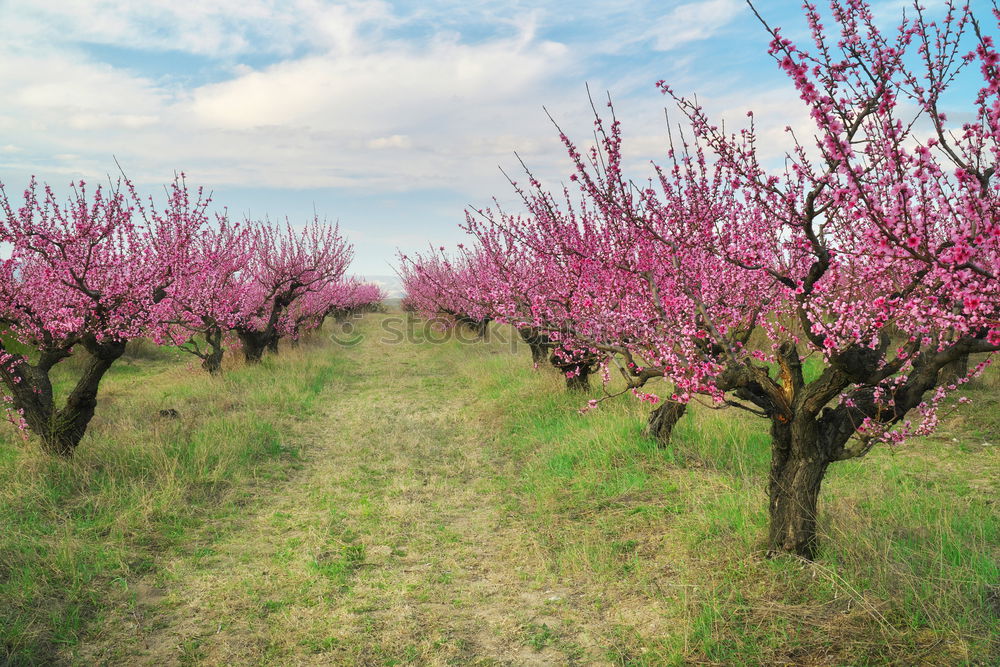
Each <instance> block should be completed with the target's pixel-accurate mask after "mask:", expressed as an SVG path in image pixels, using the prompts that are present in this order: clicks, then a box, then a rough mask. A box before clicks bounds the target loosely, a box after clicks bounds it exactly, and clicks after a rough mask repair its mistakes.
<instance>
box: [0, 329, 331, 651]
mask: <svg viewBox="0 0 1000 667" xmlns="http://www.w3.org/2000/svg"><path fill="white" fill-rule="evenodd" d="M135 347H137V348H138V349H135V350H130V351H129V354H128V355H127V356H126V357H125V358H124V359H122V360H121V362H119V363H118V364H116V365H115V366H113V367H112V370H111V371H110V372H109V374H108V376H107V378H106V380H105V382H104V384H102V388H101V389H102V393H101V397H100V405H99V408H98V416H97V417H95V419H94V422H93V424H92V427H91V429H90V431H89V432H88V434H87V436H86V437H85V439H84V441H83V443H82V444H81V446H80V448H79V450H78V452H77V454H76V456H75V458H74V460H73V461H72V462H68V463H67V462H63V461H57V460H53V459H50V458H48V457H46V456H44V455H42V454H40V453H39V451H38V445H37V443H35V442H33V441H28V442H25V441H23V440H22V439H21V438H19V437H17V436H16V435H14V433H13V429H7V430H4V432H3V439H2V440H0V525H2V526H4V530H3V531H2V532H0V599H2V600H3V604H2V605H0V663H10V664H44V663H49V662H51V661H52V660H54V659H55V656H56V655H57V654H58V653H59V652H60V651H64V650H66V649H67V648H72V647H73V646H74V645H75V644H76V643H77V642H78V641H79V640H80V637H81V633H82V632H83V630H84V628H85V627H86V626H87V624H88V622H91V621H94V620H95V619H99V618H100V617H101V615H102V613H103V612H104V610H105V607H106V606H107V604H108V602H109V594H110V596H111V599H116V598H129V597H130V596H134V594H135V593H134V591H131V590H130V589H129V582H130V581H133V580H135V579H136V578H137V577H140V576H143V575H146V574H150V573H154V572H156V571H157V570H158V568H159V567H160V563H161V561H162V560H163V559H164V558H165V557H167V555H169V554H171V553H174V552H190V553H193V554H195V555H197V554H198V553H200V552H201V551H202V550H203V549H204V547H201V546H200V545H198V544H197V543H196V542H192V541H191V540H190V537H191V535H192V533H193V532H195V531H196V530H197V529H198V528H199V527H200V526H202V525H204V524H205V523H206V522H210V521H212V520H215V519H218V518H219V517H220V516H223V515H227V514H233V513H239V512H240V511H242V508H243V507H244V506H245V505H246V504H247V503H248V502H249V501H250V499H251V498H252V496H253V495H254V490H253V489H254V485H256V484H264V483H267V482H268V480H271V479H282V478H284V477H286V476H287V475H288V474H289V472H290V471H291V470H292V469H293V468H294V467H295V466H297V465H299V463H298V461H299V456H298V450H297V448H298V447H299V445H298V444H296V443H295V441H294V439H293V438H291V437H290V434H292V433H294V422H296V421H297V420H299V419H302V418H304V417H305V416H308V414H309V411H310V410H311V403H312V401H314V400H315V398H316V396H317V395H318V393H319V391H320V390H321V389H322V387H323V386H324V385H325V383H326V382H328V381H329V379H330V378H331V377H332V375H333V374H334V373H335V372H336V369H337V366H338V363H339V361H338V360H337V359H336V358H334V357H331V356H329V355H321V354H317V353H316V352H315V351H309V350H306V349H305V348H303V350H302V351H298V352H292V353H288V354H286V355H284V356H283V358H282V360H281V362H280V363H275V362H272V361H266V362H265V363H264V364H262V365H261V366H260V367H258V368H249V367H234V368H231V369H230V370H229V372H228V373H227V374H226V376H225V378H224V379H222V380H213V379H211V378H209V377H207V376H206V375H204V374H203V372H202V371H200V370H195V368H191V367H189V361H188V359H187V357H186V356H183V357H182V356H181V355H179V353H176V352H172V351H169V350H161V349H157V348H154V347H152V346H148V345H146V346H143V345H138V346H135ZM73 365H74V364H70V367H68V368H66V369H62V370H61V372H59V374H58V375H56V377H55V383H54V384H55V387H56V389H57V391H66V390H68V388H69V386H70V383H71V381H72V374H73V371H74V370H75V369H74V368H73ZM165 408H172V409H175V410H177V411H178V412H179V414H180V417H179V418H177V419H164V418H161V417H160V416H159V410H160V409H165Z"/></svg>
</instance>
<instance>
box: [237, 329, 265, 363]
mask: <svg viewBox="0 0 1000 667" xmlns="http://www.w3.org/2000/svg"><path fill="white" fill-rule="evenodd" d="M236 335H237V336H238V337H239V339H240V343H241V344H242V345H243V358H244V360H246V362H247V363H248V364H258V363H260V360H261V358H262V357H263V356H264V350H266V349H268V348H269V347H270V343H271V337H270V336H269V335H268V334H267V333H266V332H261V331H252V330H247V329H237V330H236Z"/></svg>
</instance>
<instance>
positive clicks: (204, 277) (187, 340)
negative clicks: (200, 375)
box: [164, 210, 254, 375]
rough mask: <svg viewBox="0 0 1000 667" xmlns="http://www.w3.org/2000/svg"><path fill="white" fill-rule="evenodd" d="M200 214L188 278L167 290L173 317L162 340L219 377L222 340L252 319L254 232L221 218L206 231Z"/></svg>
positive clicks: (249, 228)
mask: <svg viewBox="0 0 1000 667" xmlns="http://www.w3.org/2000/svg"><path fill="white" fill-rule="evenodd" d="M200 213H201V215H203V219H204V226H205V229H206V231H205V232H204V233H203V234H201V235H200V236H199V237H198V238H196V239H195V240H194V243H192V245H191V248H190V257H189V258H188V262H189V264H190V266H191V269H192V270H191V272H190V273H189V274H188V275H187V276H186V278H185V279H184V280H180V281H175V282H174V283H173V284H172V285H171V287H170V289H169V290H168V293H169V297H170V306H171V307H172V314H171V318H170V322H169V323H168V325H167V326H166V327H164V334H165V337H166V339H168V340H170V342H171V343H172V344H173V345H175V346H177V347H178V348H179V349H181V350H183V351H185V352H188V353H190V354H193V355H195V356H196V357H198V358H199V359H201V366H202V368H204V369H205V370H206V371H208V372H209V373H210V374H212V375H217V374H219V373H221V372H222V358H223V355H224V354H225V346H224V344H223V343H224V341H225V338H226V336H227V335H228V334H229V332H230V331H231V330H232V329H234V328H235V327H237V326H240V325H241V324H242V323H244V322H245V321H246V320H247V319H248V318H249V316H250V314H249V312H248V310H249V308H250V306H251V304H252V302H251V299H250V291H249V289H248V282H247V278H246V267H247V266H248V264H249V263H250V260H251V258H252V257H253V252H254V245H253V239H254V232H253V229H252V227H250V226H249V225H247V224H242V225H241V224H238V223H232V222H230V221H229V220H228V219H227V218H226V217H225V216H224V215H220V216H218V218H217V220H216V227H215V228H214V229H210V228H209V221H208V217H207V215H205V214H204V211H203V210H202V211H201V212H200Z"/></svg>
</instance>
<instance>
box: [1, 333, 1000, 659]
mask: <svg viewBox="0 0 1000 667" xmlns="http://www.w3.org/2000/svg"><path fill="white" fill-rule="evenodd" d="M386 318H397V319H395V320H387V319H386ZM398 318H399V316H398V315H392V314H390V315H375V316H368V318H367V320H366V322H365V323H363V324H362V325H361V328H360V331H361V334H362V336H361V338H362V340H361V342H360V343H359V344H358V345H355V346H350V347H345V346H339V345H332V344H329V343H327V342H325V339H324V338H322V337H320V338H319V340H318V341H314V342H313V343H312V344H310V345H304V346H302V348H301V349H299V350H297V351H292V354H293V356H292V357H288V358H289V359H292V361H290V362H289V363H291V364H293V365H295V364H298V365H299V366H296V367H295V368H296V369H297V370H295V371H294V372H291V371H289V372H286V374H285V375H283V376H281V378H279V379H276V380H274V386H273V387H270V389H269V391H268V390H267V389H268V388H267V386H266V381H265V384H264V385H262V386H260V387H257V389H255V390H254V393H253V394H252V395H248V396H247V397H246V398H244V399H240V398H239V395H240V394H239V391H241V389H240V387H241V386H242V384H245V383H247V382H249V380H246V378H249V377H257V376H255V375H247V373H260V372H262V371H267V368H265V369H262V370H254V369H250V370H245V369H238V370H236V371H234V372H233V373H232V374H231V379H230V380H227V382H230V383H231V384H230V385H228V387H229V390H228V393H229V395H230V396H231V397H232V396H236V398H230V399H228V400H230V402H234V403H239V404H240V405H237V406H236V407H233V408H232V409H233V410H235V411H237V412H239V410H241V409H243V408H248V409H249V414H248V416H247V417H246V419H248V420H249V421H245V422H241V423H245V424H250V423H253V416H254V415H255V414H256V415H258V416H260V415H262V414H267V415H271V412H273V413H274V414H273V415H271V416H269V417H267V419H269V420H270V421H269V422H268V423H271V422H273V423H274V425H275V428H276V429H278V436H277V437H278V440H279V443H278V444H273V443H272V445H269V447H270V448H271V449H269V450H268V451H272V450H273V452H274V456H273V457H270V458H266V459H263V460H262V462H259V463H256V464H254V466H255V467H253V468H252V472H251V473H249V474H246V473H245V472H241V470H242V469H240V468H238V467H236V466H235V465H234V467H233V468H232V472H231V473H225V474H222V475H220V474H219V473H217V472H212V470H214V469H211V468H210V466H208V465H207V464H205V465H203V466H202V467H200V468H199V470H201V471H202V472H201V473H199V474H203V475H208V476H209V477H210V479H211V480H212V481H211V483H210V484H209V483H206V482H204V481H201V482H198V483H190V484H187V486H185V487H184V488H185V489H186V491H185V492H184V493H185V496H184V497H185V498H187V499H189V500H191V501H192V505H191V507H192V508H202V509H192V510H191V512H192V514H193V515H196V516H197V520H196V521H191V522H189V523H185V524H184V528H183V530H182V531H179V532H178V537H177V538H176V539H171V540H168V539H166V538H163V539H162V540H160V542H157V540H152V544H150V540H148V539H147V538H148V535H145V534H144V533H142V531H143V530H145V531H147V533H148V532H150V531H158V532H159V533H164V534H165V533H167V532H168V531H167V530H166V529H164V528H163V527H162V526H159V524H151V525H150V526H147V527H145V528H142V527H140V528H134V529H131V532H132V533H133V534H131V536H126V537H123V538H122V542H121V544H122V546H121V554H122V555H121V556H120V557H118V558H117V560H116V561H115V562H116V563H117V561H131V560H134V559H135V558H136V556H135V554H136V553H138V554H140V555H142V557H143V558H145V559H147V560H148V561H149V562H148V563H146V565H144V566H143V567H135V566H134V563H133V564H130V562H125V563H124V564H115V563H112V564H109V565H106V566H105V567H106V569H107V574H106V575H98V576H94V578H93V581H92V583H89V584H88V585H87V587H86V590H87V591H88V594H90V593H94V594H95V595H97V598H96V600H97V601H96V602H92V603H91V604H89V605H85V606H81V607H80V608H81V609H83V610H84V611H83V612H81V614H82V618H81V620H80V621H79V622H78V623H76V624H75V625H73V631H72V632H63V634H62V635H59V637H62V639H59V638H56V639H53V638H52V636H51V634H52V633H51V631H50V630H47V629H46V628H47V627H48V626H46V622H45V621H38V620H37V619H35V621H33V624H32V623H27V622H24V623H22V625H23V626H24V628H25V629H24V630H23V632H22V633H21V635H19V636H18V637H16V638H12V637H13V635H8V636H6V637H5V638H4V639H5V642H6V645H7V646H8V652H9V658H8V659H9V660H10V661H11V662H13V663H25V664H30V663H47V662H58V663H64V664H150V665H170V664H205V665H225V664H229V665H243V664H258V665H267V664H343V665H394V664H427V665H446V664H454V665H466V664H480V665H565V664H580V665H604V664H609V665H610V664H622V665H624V664H650V665H652V664H797V665H810V664H814V665H840V664H843V665H847V664H990V663H991V661H992V660H994V659H996V655H997V654H996V653H995V651H996V650H997V644H996V641H995V640H994V639H991V633H993V632H995V631H996V629H997V627H998V626H997V612H998V611H1000V609H998V608H997V607H998V606H1000V603H998V601H997V600H998V598H997V596H998V589H997V587H996V586H997V578H996V556H997V532H996V531H997V530H998V521H997V518H996V516H995V514H996V513H995V506H994V505H993V504H992V503H993V498H995V497H996V492H997V490H998V489H997V488H996V480H997V478H998V476H997V474H996V473H997V472H998V465H997V464H998V456H997V452H996V448H995V447H994V446H993V444H992V442H995V437H996V436H997V433H996V431H995V425H996V422H995V421H990V420H989V419H974V422H975V424H976V426H975V429H972V428H970V427H969V426H968V423H967V422H968V421H969V419H970V417H969V416H968V415H964V416H963V415H960V416H959V417H956V418H954V419H953V420H952V421H950V422H948V424H949V425H950V428H951V429H952V430H951V431H948V430H946V431H945V432H944V433H943V434H942V436H941V438H940V440H939V441H923V442H918V443H916V444H915V445H914V447H913V448H911V449H909V450H906V451H900V452H895V453H894V452H883V453H877V454H874V455H872V457H871V460H870V461H866V462H865V463H864V464H861V463H859V464H853V463H852V464H844V465H843V466H842V467H841V468H839V469H838V472H837V473H836V474H835V475H834V474H832V475H831V479H830V480H829V481H828V483H827V485H826V487H825V489H824V496H823V498H824V505H823V508H824V520H823V521H822V529H821V532H822V534H823V540H824V548H823V551H822V552H821V554H820V558H819V559H818V561H817V563H815V564H809V563H804V562H799V561H794V560H792V559H778V560H777V561H772V560H768V559H766V558H764V556H763V536H764V530H765V526H766V517H765V516H764V509H765V508H764V505H765V502H766V500H765V495H764V493H763V485H762V477H761V475H762V468H763V466H765V465H766V455H767V449H766V432H765V431H763V430H761V427H760V426H759V425H758V424H756V423H755V422H751V421H747V420H745V419H744V418H742V417H740V416H733V415H729V414H728V413H727V414H726V415H725V416H724V418H720V416H719V415H718V414H717V413H714V412H712V411H705V410H702V411H697V410H696V411H695V414H694V415H692V416H691V417H690V418H687V419H688V421H687V422H682V424H681V425H680V426H679V432H678V435H677V438H676V440H677V445H676V447H674V448H668V449H657V448H656V446H655V445H654V444H653V443H652V442H650V441H649V440H647V439H645V438H643V437H642V435H641V421H642V419H641V418H642V414H643V408H642V406H640V405H638V404H637V403H635V402H632V403H628V402H625V403H621V404H615V405H611V406H609V407H607V409H605V408H604V407H602V408H601V409H600V410H599V411H597V412H596V413H590V414H588V415H587V416H581V415H579V414H577V408H578V407H580V405H582V404H585V402H586V401H585V397H584V398H581V397H574V396H567V395H566V394H565V392H564V391H563V390H562V388H561V387H560V379H559V378H558V377H556V375H555V374H554V373H552V372H550V370H549V369H537V370H534V369H532V368H531V365H530V361H529V359H530V357H529V356H528V353H527V351H526V350H524V349H517V348H512V347H511V345H510V344H509V342H507V341H506V340H505V339H504V340H498V339H497V337H501V338H502V337H503V336H504V334H503V331H502V330H500V329H497V330H496V331H495V332H494V339H493V340H492V341H489V342H465V343H461V342H457V341H455V340H453V339H452V340H447V341H444V342H441V343H436V344H434V343H431V342H429V341H428V339H429V338H430V339H434V340H440V338H443V337H444V336H441V335H438V333H437V332H434V331H432V330H430V329H427V328H426V327H425V326H424V325H422V324H421V323H416V324H415V323H413V322H411V323H409V325H408V327H409V332H408V333H407V334H406V335H405V336H397V335H389V334H386V329H387V328H389V325H388V324H387V322H389V323H390V324H392V323H395V322H398V321H399V320H398ZM392 326H395V324H392ZM400 338H402V339H403V340H399V339H400ZM294 355H297V356H294ZM164 363H165V362H164ZM272 363H274V364H276V363H277V362H276V361H275V362H272ZM276 367H277V366H273V367H272V368H276ZM317 369H319V370H317ZM163 372H165V373H168V374H170V373H179V372H178V371H175V370H169V369H168V370H166V371H163ZM286 375H287V377H286ZM170 377H171V380H170V383H167V384H165V385H162V386H159V385H155V386H157V388H156V389H155V391H154V393H155V394H156V398H155V401H154V402H157V401H158V402H160V403H162V401H163V400H165V399H164V398H163V396H165V395H166V396H170V395H172V394H171V392H173V391H175V390H173V389H165V388H163V387H173V384H171V383H173V382H176V381H180V380H179V378H182V377H183V381H184V382H190V383H195V382H209V380H208V379H207V378H201V377H199V376H197V375H195V374H193V373H191V372H190V371H187V372H186V375H182V374H177V375H170ZM282 383H285V384H282ZM294 383H307V384H309V385H310V386H311V387H312V388H313V389H312V390H310V393H309V394H308V399H305V398H303V399H302V401H301V405H302V406H303V407H301V409H299V408H297V407H296V406H297V405H298V404H299V402H298V401H296V400H293V399H292V398H291V396H292V393H291V392H292V389H287V390H283V389H282V387H284V386H286V385H287V386H288V387H292V386H293V385H294ZM114 386H115V388H118V387H120V385H114ZM294 386H297V385H294ZM119 391H123V390H122V389H119ZM156 392H159V393H156ZM273 392H278V393H280V394H282V395H283V396H285V398H284V399H281V398H273V399H272V402H274V401H277V402H282V406H279V407H278V408H275V407H274V406H272V405H269V404H268V403H267V397H268V396H270V395H272V393H273ZM218 393H219V392H214V393H213V395H212V396H211V398H210V399H209V398H204V397H203V398H199V399H198V401H200V403H201V404H202V405H204V404H206V402H210V401H213V402H217V401H221V400H226V399H223V398H220V397H219V396H218V395H217V394H218ZM224 393H225V392H224ZM112 395H114V393H112ZM992 396H995V388H993V387H992V385H991V386H990V392H984V395H983V397H982V398H983V400H982V401H980V405H982V404H983V402H985V404H986V405H991V404H990V401H991V400H993V399H991V398H990V397H992ZM151 400H153V399H151ZM192 401H193V399H192ZM212 405H214V403H212ZM993 405H995V403H993ZM129 409H130V410H131V409H133V408H129ZM122 411H125V408H124V407H123V408H122ZM205 411H206V413H213V410H209V409H208V408H205ZM268 411H270V412H268ZM179 412H180V419H179V421H180V422H181V423H182V424H183V422H184V420H191V419H194V418H195V417H193V416H192V414H193V412H196V411H195V410H194V408H193V407H190V406H189V405H188V404H187V403H183V402H182V403H181V407H180V408H179ZM239 414H242V413H239ZM970 414H972V413H970ZM261 419H263V418H262V417H261ZM963 420H964V421H963ZM107 426H108V427H110V426H111V424H108V425H107ZM99 428H100V427H99ZM158 428H162V427H158ZM171 428H181V429H183V428H184V427H183V426H182V425H181V426H177V427H174V426H171ZM976 429H978V430H976ZM88 437H89V436H88ZM216 437H218V438H221V439H225V438H228V437H231V436H230V435H227V434H226V433H224V432H221V433H217V434H216ZM991 438H993V439H994V440H993V441H990V439H991ZM952 441H954V442H952ZM217 442H218V443H221V442H222V440H218V441H217ZM83 446H84V447H85V446H87V442H85V443H84V445H83ZM212 446H213V444H212V440H211V438H209V439H208V440H206V448H207V451H211V449H212ZM220 446H221V445H220ZM22 449H23V447H22ZM19 451H21V450H19ZM99 451H100V450H99ZM19 456H21V457H29V456H30V454H29V453H21V454H19ZM105 456H106V454H105ZM239 460H242V459H239ZM74 465H79V466H83V467H85V468H86V469H87V470H90V468H91V467H93V466H101V467H107V466H108V465H114V464H113V462H112V463H108V461H107V460H106V459H105V460H104V461H103V462H100V463H95V462H94V461H93V460H90V462H89V463H77V464H74ZM45 470H48V468H45ZM78 474H82V473H78ZM88 474H91V475H93V474H94V473H92V472H90V473H88ZM192 489H194V490H200V491H198V492H197V493H195V494H194V495H192V493H193V491H192ZM205 489H208V490H207V491H206V490H205ZM81 493H82V492H81ZM216 495H218V497H215V496H216ZM66 502H67V503H69V504H70V505H73V504H74V503H75V504H79V502H80V501H79V498H75V499H73V500H72V501H66ZM130 502H133V501H130ZM60 511H62V510H59V509H58V508H56V509H54V510H53V512H55V514H54V516H56V517H57V518H58V517H62V519H63V520H65V519H66V515H65V513H63V514H60V513H59V512H60ZM180 513H181V515H183V508H180ZM150 516H152V515H150ZM148 521H153V520H152V519H150V520H148ZM171 521H172V523H171V525H174V524H178V523H183V521H182V520H181V518H173V519H171ZM143 525H145V524H143ZM144 535H145V537H144ZM161 537H162V536H161ZM67 539H68V538H67ZM81 539H82V538H81ZM58 544H64V542H59V543H58ZM137 545H138V546H137ZM991 563H992V565H991ZM0 574H2V570H0ZM36 576H37V577H38V578H39V579H40V578H41V577H42V575H41V574H38V575H36ZM45 576H51V575H45ZM81 595H82V593H81ZM59 598H60V595H59V594H58V591H56V592H51V591H50V592H49V593H46V595H44V596H41V595H39V596H38V598H37V600H40V601H41V602H39V604H51V605H53V606H52V609H53V610H54V611H53V613H55V614H62V615H65V614H66V613H67V611H66V609H67V607H65V606H60V600H59ZM88 599H89V598H88ZM24 606H25V607H27V606H29V605H28V602H25V603H24ZM73 608H75V607H73ZM961 610H964V611H961ZM22 616H23V614H22ZM18 618H19V619H20V617H18ZM18 622H21V621H20V620H19V621H18ZM17 642H20V643H17ZM32 651H33V652H32Z"/></svg>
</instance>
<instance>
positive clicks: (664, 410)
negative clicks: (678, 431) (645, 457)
mask: <svg viewBox="0 0 1000 667" xmlns="http://www.w3.org/2000/svg"><path fill="white" fill-rule="evenodd" d="M686 411H687V404H686V403H676V402H674V401H664V402H663V404H662V405H660V406H658V407H657V408H656V409H655V410H653V411H652V412H651V413H649V421H648V422H646V435H648V436H649V437H651V438H653V439H654V440H656V444H657V445H658V446H659V447H665V446H666V445H668V444H670V434H671V433H672V432H673V430H674V426H676V425H677V422H678V421H680V418H681V417H683V416H684V413H685V412H686Z"/></svg>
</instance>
